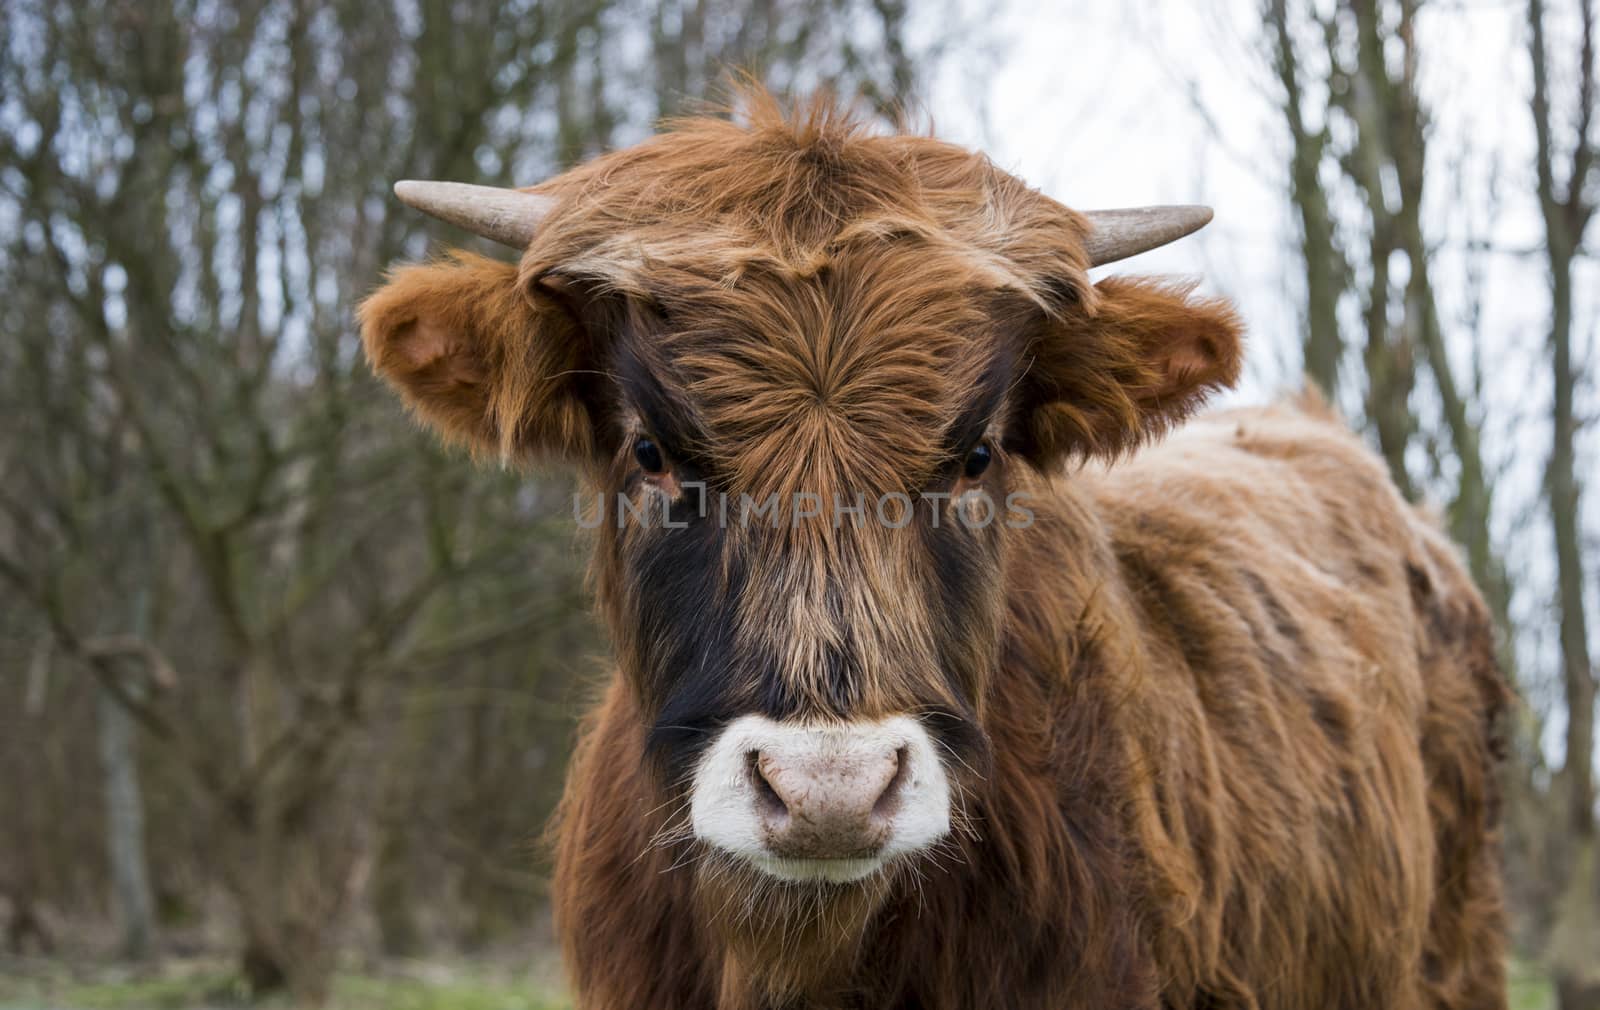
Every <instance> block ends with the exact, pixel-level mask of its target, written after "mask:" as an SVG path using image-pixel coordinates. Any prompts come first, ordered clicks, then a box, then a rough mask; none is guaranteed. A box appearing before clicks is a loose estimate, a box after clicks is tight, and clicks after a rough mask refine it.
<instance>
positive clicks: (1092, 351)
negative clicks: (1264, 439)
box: [1020, 277, 1243, 467]
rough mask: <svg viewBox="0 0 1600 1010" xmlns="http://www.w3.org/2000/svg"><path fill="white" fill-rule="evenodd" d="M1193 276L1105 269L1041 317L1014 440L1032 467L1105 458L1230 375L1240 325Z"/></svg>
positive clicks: (1167, 421) (1233, 375)
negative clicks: (1087, 293) (1065, 311)
mask: <svg viewBox="0 0 1600 1010" xmlns="http://www.w3.org/2000/svg"><path fill="white" fill-rule="evenodd" d="M1193 289H1194V285H1193V284H1185V285H1174V284H1170V283H1163V282H1160V281H1155V280H1149V279H1142V278H1125V277H1114V278H1109V279H1107V280H1103V281H1101V282H1100V283H1099V284H1096V285H1095V287H1094V295H1093V297H1091V298H1087V299H1084V300H1083V301H1082V303H1081V305H1080V306H1078V307H1077V309H1076V311H1072V312H1070V314H1069V315H1066V316H1063V317H1058V318H1052V319H1049V320H1047V321H1046V322H1045V324H1044V327H1043V331H1042V333H1041V334H1040V335H1039V336H1038V337H1037V339H1036V340H1035V341H1034V343H1033V346H1032V348H1031V356H1032V360H1031V362H1030V364H1029V367H1028V372H1027V376H1026V378H1025V379H1024V380H1023V383H1022V389H1021V392H1022V397H1023V399H1022V411H1023V412H1022V417H1021V425H1020V429H1021V431H1020V440H1021V442H1022V445H1021V446H1020V448H1021V451H1022V453H1023V455H1025V456H1026V457H1028V458H1029V459H1031V460H1033V462H1034V463H1035V464H1036V465H1038V466H1040V467H1048V466H1050V465H1052V464H1054V463H1056V462H1058V461H1060V460H1062V459H1065V458H1070V457H1072V456H1079V457H1100V458H1111V457H1115V456H1117V455H1118V454H1120V453H1123V452H1126V451H1129V450H1131V449H1134V448H1136V447H1137V446H1139V445H1141V444H1142V443H1144V442H1145V441H1147V440H1149V439H1151V438H1153V437H1155V436H1157V435H1159V434H1161V433H1162V432H1164V431H1166V430H1167V429H1168V428H1170V427H1171V426H1172V425H1174V424H1176V423H1177V422H1179V421H1181V420H1183V419H1184V418H1186V417H1188V416H1189V415H1190V414H1192V413H1193V412H1194V411H1195V410H1196V409H1197V408H1198V407H1199V406H1200V405H1201V403H1203V402H1204V401H1205V399H1206V397H1207V396H1209V395H1210V394H1211V393H1212V392H1214V391H1216V390H1219V389H1226V388H1228V387H1230V386H1232V385H1233V384H1234V382H1236V381H1237V380H1238V378H1239V367H1240V364H1241V360H1242V348H1241V343H1242V336H1243V326H1242V324H1241V323H1240V321H1239V317H1238V314H1237V313H1236V312H1235V311H1234V309H1233V307H1232V305H1230V304H1229V303H1228V302H1227V301H1225V300H1223V299H1220V298H1201V299H1196V298H1191V297H1190V293H1191V292H1192V291H1193Z"/></svg>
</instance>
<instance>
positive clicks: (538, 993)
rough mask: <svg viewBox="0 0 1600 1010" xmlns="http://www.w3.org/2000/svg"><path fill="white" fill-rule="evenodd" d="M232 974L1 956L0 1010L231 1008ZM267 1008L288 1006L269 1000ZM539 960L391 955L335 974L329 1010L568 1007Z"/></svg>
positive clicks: (211, 963) (168, 965)
mask: <svg viewBox="0 0 1600 1010" xmlns="http://www.w3.org/2000/svg"><path fill="white" fill-rule="evenodd" d="M242 997H243V990H242V988H241V987H240V984H239V980H238V977H237V976H236V975H234V974H233V973H232V972H230V971H229V970H228V968H227V966H226V965H225V964H222V963H219V962H217V961H215V960H188V959H173V960H169V961H167V962H165V963H163V964H162V965H161V966H160V968H158V969H151V968H130V967H127V966H107V965H78V964H72V965H69V964H66V963H63V962H60V961H55V960H45V959H37V958H28V959H16V958H0V1010H210V1008H217V1010H224V1008H226V1010H235V1008H238V1007H240V1006H243V1005H245V1004H244V1002H243V999H242ZM259 1006H260V1007H262V1008H265V1010H288V1004H287V1003H283V1002H273V1001H268V1002H265V1003H262V1004H259ZM569 1006H570V1004H569V1003H568V1001H567V999H566V997H565V995H564V994H563V993H562V992H561V991H560V989H559V987H558V986H557V985H555V984H554V983H553V982H552V981H551V977H550V972H549V971H548V970H547V969H546V968H544V967H543V966H528V967H524V968H511V967H507V966H505V965H502V964H498V963H496V964H486V963H475V962H470V961H455V962H449V963H445V962H434V961H395V962H387V963H384V964H382V965H378V966H364V967H362V968H361V969H359V970H349V971H343V972H340V973H339V976H338V978H337V979H336V980H335V982H334V987H333V994H332V997H331V999H330V1000H329V1002H328V1006H327V1010H567V1008H568V1007H569Z"/></svg>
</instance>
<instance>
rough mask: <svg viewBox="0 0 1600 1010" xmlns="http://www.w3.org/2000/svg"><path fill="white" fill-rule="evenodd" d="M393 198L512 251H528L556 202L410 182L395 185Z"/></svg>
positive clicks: (505, 191)
mask: <svg viewBox="0 0 1600 1010" xmlns="http://www.w3.org/2000/svg"><path fill="white" fill-rule="evenodd" d="M394 195H395V196H397V197H399V198H400V202H401V203H403V204H405V205H406V206H408V207H413V208H415V209H417V210H420V211H422V212H423V213H424V214H430V215H432V216H433V217H436V218H438V219H439V220H441V221H448V222H450V223H451V224H453V225H456V226H457V227H461V228H465V229H466V230H467V231H470V232H472V233H473V234H474V235H482V236H483V237H484V238H487V239H493V240H494V241H496V242H499V243H501V244H502V245H508V246H510V247H511V248H513V249H526V248H528V244H529V243H530V242H532V241H533V236H534V234H535V233H536V232H538V230H539V222H540V221H542V220H544V217H545V215H546V214H549V213H550V209H551V208H552V207H554V206H555V203H556V201H555V198H554V197H549V196H541V195H539V194H538V193H525V192H523V191H522V190H520V189H500V188H498V187H495V186H472V185H469V184H467V183H464V182H416V181H413V180H410V179H407V180H405V181H404V182H397V183H395V184H394Z"/></svg>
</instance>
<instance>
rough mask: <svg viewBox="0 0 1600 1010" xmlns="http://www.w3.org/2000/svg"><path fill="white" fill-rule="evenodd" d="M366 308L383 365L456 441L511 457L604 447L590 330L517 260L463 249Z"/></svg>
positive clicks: (392, 286) (365, 331) (399, 281)
mask: <svg viewBox="0 0 1600 1010" xmlns="http://www.w3.org/2000/svg"><path fill="white" fill-rule="evenodd" d="M357 315H358V317H359V319H360V322H361V341H362V344H363V345H364V346H365V348H366V352H367V361H368V362H369V363H370V364H371V366H372V369H373V371H375V372H377V373H378V374H379V375H381V376H382V377H383V378H384V379H385V380H386V381H387V382H388V383H389V384H390V385H391V386H393V387H394V388H395V389H396V390H397V391H398V392H399V393H400V396H401V398H403V399H404V400H405V401H406V403H407V404H408V405H410V407H411V408H412V409H413V410H415V411H416V413H417V416H418V417H420V418H421V419H422V420H423V422H425V423H426V424H427V425H428V426H429V427H431V428H433V429H434V430H435V431H437V432H438V433H439V434H440V435H441V436H442V437H443V438H444V439H445V440H446V441H448V442H455V443H463V444H465V445H467V446H468V447H470V448H471V449H472V451H473V452H474V453H475V454H483V453H492V454H495V455H498V456H499V457H501V458H502V459H511V458H515V457H530V456H531V457H540V456H553V455H554V456H568V457H571V456H579V455H583V454H586V453H588V452H589V451H590V449H591V448H592V445H593V442H594V427H593V425H592V424H591V421H590V416H589V413H588V411H587V409H586V408H585V406H584V401H583V398H582V396H581V395H580V393H581V389H580V383H579V381H578V379H577V377H576V376H577V374H578V373H581V372H582V371H583V358H584V344H585V341H584V334H583V332H582V331H581V329H580V328H579V327H578V326H577V325H576V324H575V323H574V322H573V320H572V317H571V315H570V314H569V313H568V312H567V311H566V310H565V309H563V308H562V307H561V305H560V304H559V303H558V302H557V301H556V300H555V299H553V298H552V297H551V296H550V295H549V294H548V293H546V292H544V291H543V289H541V288H538V287H532V288H530V287H528V286H527V285H525V284H524V283H523V282H522V281H521V280H520V279H519V275H518V270H517V267H516V266H515V265H513V264H510V263H502V262H500V261H499V260H493V259H488V258H486V257H482V256H475V255H472V254H470V253H465V252H460V251H456V252H453V253H451V254H450V255H449V256H448V257H447V258H445V259H443V260H440V261H438V262H434V263H427V264H419V265H414V266H406V267H401V268H400V269H398V270H395V271H394V272H393V273H391V274H390V275H389V278H388V283H386V284H385V285H384V286H383V287H381V288H379V289H378V290H377V291H376V292H374V293H373V294H372V295H371V296H370V297H368V298H367V300H366V301H365V302H363V303H362V304H361V308H360V310H359V311H358V313H357Z"/></svg>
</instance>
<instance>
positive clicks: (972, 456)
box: [961, 442, 993, 479]
mask: <svg viewBox="0 0 1600 1010" xmlns="http://www.w3.org/2000/svg"><path fill="white" fill-rule="evenodd" d="M992 458H993V454H992V453H991V452H990V451H989V443H987V442H979V443H978V444H977V445H975V446H973V447H972V451H971V452H969V453H967V461H966V462H965V463H963V464H962V465H961V472H962V473H965V474H966V475H967V476H968V477H969V478H972V479H976V478H978V477H982V476H983V471H985V470H987V469H989V461H990V459H992Z"/></svg>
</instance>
